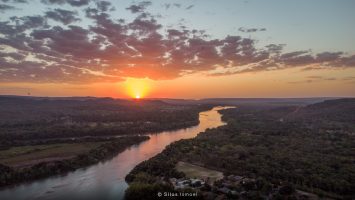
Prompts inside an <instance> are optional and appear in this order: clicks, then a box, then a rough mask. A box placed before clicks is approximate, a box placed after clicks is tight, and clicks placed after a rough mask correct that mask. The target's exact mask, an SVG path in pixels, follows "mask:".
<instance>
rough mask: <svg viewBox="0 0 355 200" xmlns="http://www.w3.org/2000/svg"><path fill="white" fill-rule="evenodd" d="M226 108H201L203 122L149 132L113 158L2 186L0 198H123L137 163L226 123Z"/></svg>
mask: <svg viewBox="0 0 355 200" xmlns="http://www.w3.org/2000/svg"><path fill="white" fill-rule="evenodd" d="M225 108H227V107H214V108H213V109H212V110H209V111H204V112H201V113H200V114H199V119H200V123H199V125H197V126H194V127H191V128H186V129H179V130H176V131H163V132H159V133H155V134H149V136H150V139H149V140H147V141H144V142H142V143H140V144H138V145H135V146H132V147H130V148H128V149H126V150H125V151H123V152H122V153H119V154H118V155H117V156H115V157H114V158H112V159H111V160H107V161H104V162H100V163H98V164H96V165H92V166H90V167H87V168H83V169H78V170H76V171H74V172H70V173H67V174H65V175H62V176H53V177H49V178H46V179H42V180H38V181H34V182H31V183H26V184H21V185H18V186H15V187H10V188H5V189H2V190H1V191H0V199H1V200H7V199H9V200H35V199H36V200H37V199H53V200H59V199H66V200H70V199H87V200H91V199H93V200H94V199H95V200H96V199H99V200H119V199H123V196H124V191H125V190H126V188H127V187H128V185H127V183H126V182H125V180H124V178H125V176H126V175H127V174H128V173H129V172H130V171H131V170H132V169H133V168H134V167H135V166H136V165H137V164H139V163H140V162H142V161H144V160H147V159H149V158H151V157H153V156H155V155H156V154H158V153H160V152H161V151H162V150H163V149H164V148H165V147H166V146H167V145H169V144H170V143H172V142H174V141H177V140H180V139H187V138H193V137H195V136H196V135H197V134H198V133H200V132H203V131H205V130H206V129H207V128H215V127H218V126H221V125H224V124H225V123H224V122H223V121H222V120H221V115H220V114H219V113H218V112H217V111H218V110H221V109H225Z"/></svg>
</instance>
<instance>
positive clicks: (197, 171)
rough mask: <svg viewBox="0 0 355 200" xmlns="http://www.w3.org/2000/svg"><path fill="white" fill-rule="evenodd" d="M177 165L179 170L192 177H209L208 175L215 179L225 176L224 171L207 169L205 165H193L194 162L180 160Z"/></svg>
mask: <svg viewBox="0 0 355 200" xmlns="http://www.w3.org/2000/svg"><path fill="white" fill-rule="evenodd" d="M175 167H176V169H177V170H178V171H181V172H184V173H185V175H186V176H187V177H190V178H207V177H209V178H210V180H211V181H215V180H218V179H222V178H223V173H222V172H219V171H216V170H211V169H207V168H204V167H200V166H197V165H193V164H190V163H186V162H182V161H180V162H178V163H177V164H176V166H175Z"/></svg>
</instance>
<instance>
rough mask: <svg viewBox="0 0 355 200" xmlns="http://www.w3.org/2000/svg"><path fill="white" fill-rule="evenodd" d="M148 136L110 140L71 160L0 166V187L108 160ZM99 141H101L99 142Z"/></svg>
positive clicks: (146, 138)
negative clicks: (22, 166) (19, 166)
mask: <svg viewBox="0 0 355 200" xmlns="http://www.w3.org/2000/svg"><path fill="white" fill-rule="evenodd" d="M148 139H149V137H148V136H127V137H120V138H116V139H111V140H110V141H107V142H105V143H103V144H102V145H100V146H98V147H97V148H94V149H92V150H91V151H89V152H88V153H86V154H80V155H77V156H75V157H73V158H71V159H65V160H57V161H54V162H41V163H38V164H36V165H33V166H30V167H25V168H16V169H15V168H11V167H8V166H6V165H3V164H0V187H2V186H7V185H12V184H18V183H22V182H28V181H33V180H35V179H39V178H45V177H48V176H53V175H59V174H63V173H66V172H69V171H73V170H75V169H78V168H82V167H86V166H89V165H92V164H95V163H98V162H100V161H102V160H105V159H109V158H111V157H113V156H115V155H117V153H119V152H121V151H123V150H125V149H126V148H127V147H129V146H131V145H134V144H139V143H140V142H142V141H145V140H148ZM100 141H101V140H100Z"/></svg>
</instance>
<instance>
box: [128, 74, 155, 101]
mask: <svg viewBox="0 0 355 200" xmlns="http://www.w3.org/2000/svg"><path fill="white" fill-rule="evenodd" d="M125 88H126V92H127V94H128V96H130V97H132V98H135V99H140V98H142V97H145V96H147V94H148V93H149V91H150V90H151V83H150V80H149V79H147V78H145V79H135V78H128V79H127V80H126V82H125Z"/></svg>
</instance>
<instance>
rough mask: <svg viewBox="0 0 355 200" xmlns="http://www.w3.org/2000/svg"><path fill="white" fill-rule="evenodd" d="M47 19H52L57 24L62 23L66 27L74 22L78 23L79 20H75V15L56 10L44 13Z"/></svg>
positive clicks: (67, 11)
mask: <svg viewBox="0 0 355 200" xmlns="http://www.w3.org/2000/svg"><path fill="white" fill-rule="evenodd" d="M45 16H46V17H47V18H50V19H53V20H55V21H58V22H62V23H63V24H65V25H67V24H70V23H73V22H76V21H80V18H77V17H76V16H77V13H76V12H73V11H69V10H63V9H60V8H56V9H54V10H53V11H47V12H46V13H45Z"/></svg>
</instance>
